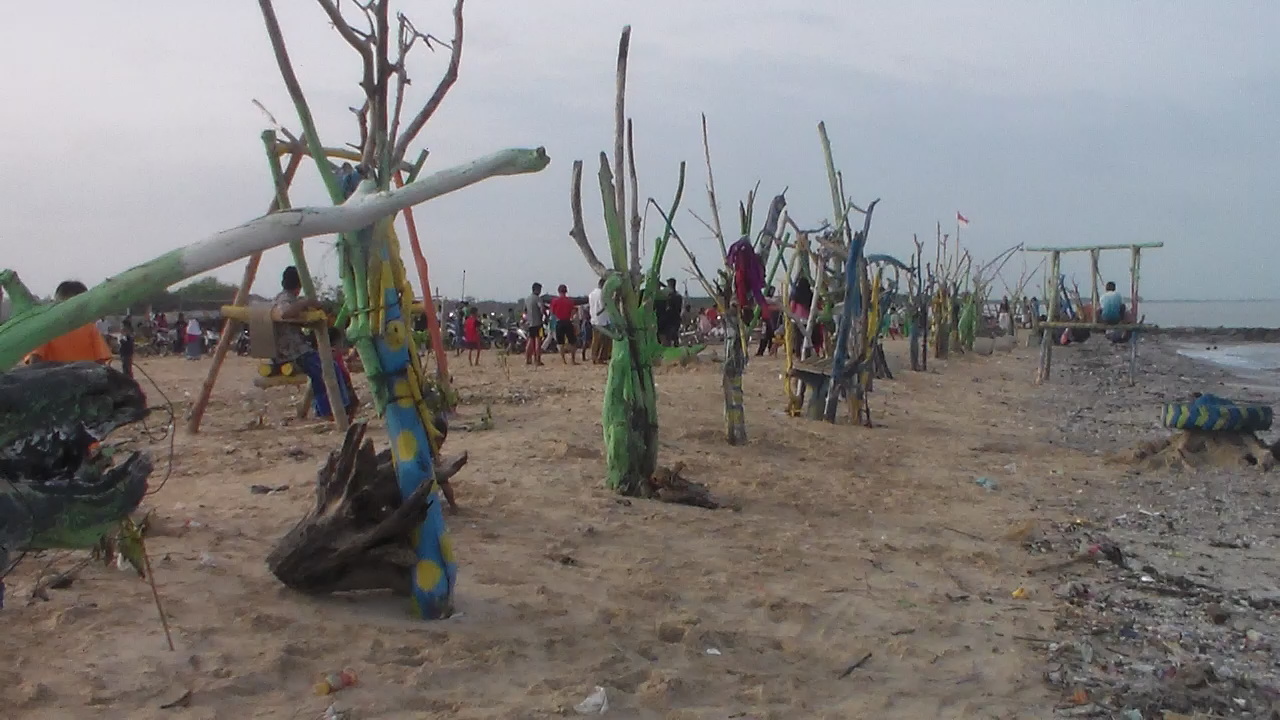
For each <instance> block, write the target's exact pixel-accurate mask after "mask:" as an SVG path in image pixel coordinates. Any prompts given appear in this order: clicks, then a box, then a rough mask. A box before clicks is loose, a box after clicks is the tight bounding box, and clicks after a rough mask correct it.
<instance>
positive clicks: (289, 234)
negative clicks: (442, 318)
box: [0, 148, 550, 370]
mask: <svg viewBox="0 0 1280 720" xmlns="http://www.w3.org/2000/svg"><path fill="white" fill-rule="evenodd" d="M548 162H550V160H549V159H548V158H547V155H546V153H545V152H544V151H543V150H542V149H541V148H538V149H536V150H525V149H519V150H503V151H500V152H497V153H494V154H492V155H489V156H486V157H484V158H480V159H479V160H475V161H472V162H470V163H467V164H465V165H461V166H458V167H454V168H450V169H447V170H442V171H440V172H438V173H435V174H433V175H430V176H428V177H425V178H422V179H420V180H417V181H415V182H412V183H410V184H408V185H406V186H404V187H403V188H399V189H396V190H389V191H383V192H378V193H364V194H357V195H355V196H353V197H352V198H351V200H349V201H347V202H346V203H345V204H343V205H341V206H338V207H302V208H294V209H292V210H287V211H282V212H277V213H272V214H270V215H264V216H263V217H260V218H257V219H256V220H251V221H249V222H247V223H245V224H243V225H240V226H238V227H234V228H231V229H228V230H223V231H222V232H219V233H215V234H214V235H211V236H209V237H208V238H205V239H203V240H200V241H198V242H196V243H193V244H192V245H189V246H187V247H185V248H180V249H178V250H173V251H170V252H167V253H165V254H164V255H161V256H160V257H158V258H156V259H154V260H151V261H149V262H146V263H143V264H141V265H138V266H137V267H134V268H132V269H130V270H126V271H124V272H122V273H120V274H119V275H116V276H115V277H112V278H109V279H107V280H105V281H103V282H102V283H100V284H98V285H96V286H94V287H93V288H92V289H90V290H89V291H88V292H86V293H82V294H80V295H77V296H75V297H73V298H71V299H70V300H66V301H64V302H60V303H57V304H54V305H31V304H30V303H26V302H22V298H23V297H30V295H31V294H30V292H29V291H26V289H25V288H22V287H21V283H20V281H19V280H18V278H17V275H16V274H15V273H13V272H12V271H9V270H5V271H0V285H3V287H4V289H5V291H6V292H8V293H9V295H10V297H11V298H12V302H13V310H14V312H13V316H12V317H11V318H10V319H9V321H8V322H6V323H4V324H3V325H0V370H3V369H6V368H10V367H12V366H13V365H15V364H16V363H18V362H19V361H20V360H21V359H22V358H23V357H24V356H25V355H26V354H27V353H29V352H31V351H32V350H34V349H36V348H38V347H40V346H41V345H43V344H44V343H46V342H49V341H50V340H52V339H54V338H56V337H58V336H60V335H64V334H66V333H68V332H70V331H72V330H74V329H76V328H78V327H81V326H83V325H87V324H88V323H91V322H93V321H94V320H96V319H97V318H100V317H102V316H103V315H109V314H111V313H114V312H119V311H120V310H123V309H124V308H127V307H130V306H134V305H139V304H140V303H142V302H144V301H145V300H146V299H147V298H149V297H151V296H152V295H154V294H155V293H157V292H159V291H161V290H164V289H165V288H167V287H169V286H170V285H173V284H174V283H177V282H181V281H182V280H186V279H187V278H191V277H195V276H196V275H200V274H201V273H205V272H208V271H210V270H213V269H215V268H219V267H222V266H223V265H226V264H227V263H230V262H234V261H236V260H240V259H242V258H246V257H249V256H250V255H253V254H254V253H257V252H262V251H265V250H269V249H271V248H273V247H278V246H280V245H285V244H288V242H289V241H290V240H298V239H304V238H308V237H315V236H317V235H333V234H338V233H348V232H352V231H355V230H357V229H359V228H361V227H366V226H368V225H370V224H371V223H373V222H375V221H377V220H378V219H380V218H384V217H387V216H390V215H393V214H395V213H397V212H399V211H400V210H403V209H404V208H406V207H409V206H411V205H417V204H419V203H423V202H426V201H428V200H431V199H433V198H436V197H439V196H441V195H444V194H446V193H450V192H453V191H455V190H460V189H462V188H464V187H467V186H468V185H472V184H475V183H477V182H480V181H481V180H484V179H486V178H490V177H495V176H498V175H514V174H520V173H529V172H537V171H539V170H541V169H542V168H544V167H546V165H547V163H548ZM18 288H21V289H20V290H17V291H16V292H15V290H16V289H18Z"/></svg>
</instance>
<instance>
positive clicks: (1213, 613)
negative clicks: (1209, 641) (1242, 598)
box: [1204, 603, 1231, 625]
mask: <svg viewBox="0 0 1280 720" xmlns="http://www.w3.org/2000/svg"><path fill="white" fill-rule="evenodd" d="M1204 614H1205V615H1206V616H1208V618H1209V619H1210V620H1212V621H1213V624H1214V625H1223V624H1226V622H1227V621H1228V620H1230V619H1231V611H1230V610H1228V609H1226V608H1224V607H1223V606H1221V605H1219V604H1218V603H1210V604H1208V605H1206V606H1205V607H1204Z"/></svg>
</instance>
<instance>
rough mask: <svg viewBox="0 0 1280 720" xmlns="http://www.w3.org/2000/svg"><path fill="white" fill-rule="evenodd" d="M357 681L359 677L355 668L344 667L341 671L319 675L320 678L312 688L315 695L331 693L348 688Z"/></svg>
mask: <svg viewBox="0 0 1280 720" xmlns="http://www.w3.org/2000/svg"><path fill="white" fill-rule="evenodd" d="M359 682H360V678H359V676H357V675H356V671H355V670H351V669H345V670H342V671H341V672H336V673H329V674H328V675H325V676H323V677H321V678H320V680H319V681H318V682H316V684H315V685H313V686H312V689H314V690H315V692H316V694H317V695H332V694H333V693H336V692H338V691H339V690H343V689H345V688H349V687H351V686H352V685H356V684H358V683H359Z"/></svg>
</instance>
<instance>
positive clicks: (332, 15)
mask: <svg viewBox="0 0 1280 720" xmlns="http://www.w3.org/2000/svg"><path fill="white" fill-rule="evenodd" d="M316 2H318V3H320V8H321V9H323V10H324V13H325V15H328V16H329V22H330V23H331V24H332V25H333V28H334V29H335V30H337V31H338V34H339V35H341V36H342V39H343V40H346V41H347V44H348V45H350V46H351V47H352V48H355V51H356V52H358V53H360V57H362V58H364V59H365V61H366V62H367V63H368V64H370V65H372V63H373V51H372V50H371V49H370V45H371V43H370V42H369V35H368V34H365V33H361V32H360V31H358V30H356V29H355V28H354V27H352V26H351V25H350V24H349V23H347V20H346V18H344V17H342V10H341V9H340V8H339V7H338V5H337V2H336V0H316ZM358 4H359V3H357V5H358Z"/></svg>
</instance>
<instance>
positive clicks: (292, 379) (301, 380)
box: [253, 375, 310, 390]
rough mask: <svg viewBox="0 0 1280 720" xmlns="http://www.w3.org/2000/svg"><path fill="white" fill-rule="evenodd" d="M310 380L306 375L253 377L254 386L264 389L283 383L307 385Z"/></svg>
mask: <svg viewBox="0 0 1280 720" xmlns="http://www.w3.org/2000/svg"><path fill="white" fill-rule="evenodd" d="M308 382H310V380H309V379H308V378H307V376H306V375H270V376H267V377H256V378H254V379H253V385H254V387H259V388H262V389H264V390H265V389H267V388H273V387H280V386H282V385H306V384H307V383H308Z"/></svg>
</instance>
